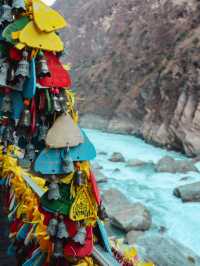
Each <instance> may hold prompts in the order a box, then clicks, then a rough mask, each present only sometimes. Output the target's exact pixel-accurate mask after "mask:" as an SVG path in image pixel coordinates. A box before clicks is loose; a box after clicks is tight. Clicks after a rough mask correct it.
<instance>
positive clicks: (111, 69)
mask: <svg viewBox="0 0 200 266" xmlns="http://www.w3.org/2000/svg"><path fill="white" fill-rule="evenodd" d="M68 4H69V5H68ZM56 5H57V8H58V9H60V10H61V12H62V13H64V15H65V16H66V17H67V18H68V20H69V23H70V27H69V30H68V31H66V33H65V36H64V39H65V46H66V54H65V59H66V61H67V62H70V63H72V65H73V71H72V74H73V73H74V87H76V88H77V92H78V98H79V101H78V105H79V106H78V107H79V109H80V113H81V114H82V117H81V118H82V124H84V125H85V126H87V127H96V128H100V129H104V130H108V131H112V132H121V133H130V134H137V135H140V136H142V137H143V138H145V139H146V140H147V141H149V142H154V143H157V144H158V145H161V146H166V147H168V148H174V149H178V150H181V151H184V152H186V153H187V154H188V155H190V156H193V155H198V154H200V141H199V137H200V133H199V132H200V100H199V99H200V90H199V86H200V63H199V62H200V38H199V34H200V15H199V11H200V2H199V1H198V0H191V1H183V0H150V1H147V0H136V1H132V0H109V1H107V0H76V1H72V0H65V1H63V0H57V2H56Z"/></svg>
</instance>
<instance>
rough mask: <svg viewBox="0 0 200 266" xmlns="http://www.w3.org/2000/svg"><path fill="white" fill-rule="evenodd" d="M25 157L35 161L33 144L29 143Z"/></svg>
mask: <svg viewBox="0 0 200 266" xmlns="http://www.w3.org/2000/svg"><path fill="white" fill-rule="evenodd" d="M25 158H26V159H28V160H29V161H31V162H33V161H34V159H35V147H34V145H33V144H31V143H29V144H27V145H26V149H25Z"/></svg>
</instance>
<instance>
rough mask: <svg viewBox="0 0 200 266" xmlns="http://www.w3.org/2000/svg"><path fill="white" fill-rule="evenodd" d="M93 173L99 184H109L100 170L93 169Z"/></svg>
mask: <svg viewBox="0 0 200 266" xmlns="http://www.w3.org/2000/svg"><path fill="white" fill-rule="evenodd" d="M93 173H94V175H95V177H96V181H97V183H106V182H108V178H107V177H106V176H105V175H104V174H103V173H102V172H101V171H100V170H99V169H93Z"/></svg>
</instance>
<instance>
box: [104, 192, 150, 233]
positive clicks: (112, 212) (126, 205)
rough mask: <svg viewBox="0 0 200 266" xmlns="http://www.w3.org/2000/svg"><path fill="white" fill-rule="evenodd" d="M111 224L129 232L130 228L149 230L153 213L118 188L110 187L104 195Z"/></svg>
mask: <svg viewBox="0 0 200 266" xmlns="http://www.w3.org/2000/svg"><path fill="white" fill-rule="evenodd" d="M102 199H103V203H104V206H105V208H106V212H107V215H108V217H109V218H110V219H111V224H112V225H114V226H116V227H117V228H119V229H121V230H123V231H125V232H128V231H130V230H141V231H145V230H148V229H149V228H150V226H151V215H150V213H149V211H148V210H147V208H146V207H145V206H144V205H143V204H141V203H132V202H130V201H129V200H128V199H127V198H126V196H125V195H124V194H123V193H122V192H120V191H119V190H117V189H109V190H107V191H105V192H104V193H103V196H102Z"/></svg>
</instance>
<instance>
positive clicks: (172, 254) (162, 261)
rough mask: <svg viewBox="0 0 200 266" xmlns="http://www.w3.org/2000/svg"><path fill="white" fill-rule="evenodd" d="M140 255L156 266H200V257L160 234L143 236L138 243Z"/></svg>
mask: <svg viewBox="0 0 200 266" xmlns="http://www.w3.org/2000/svg"><path fill="white" fill-rule="evenodd" d="M136 244H137V250H138V252H139V255H140V256H141V257H142V258H143V259H144V260H151V261H153V262H154V263H155V265H156V266H200V257H199V256H198V255H197V254H195V253H194V252H193V251H192V250H190V249H188V248H186V247H185V246H183V245H182V244H180V243H179V242H177V241H175V240H173V239H171V238H168V237H166V236H163V235H159V234H151V235H150V234H148V235H144V236H141V237H140V238H138V240H137V241H136Z"/></svg>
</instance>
